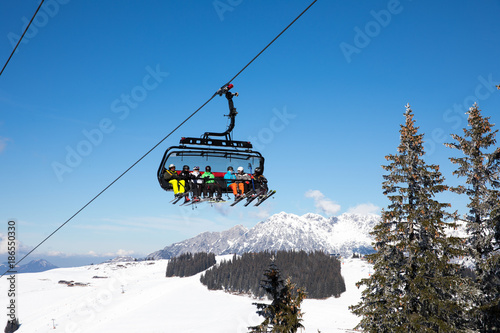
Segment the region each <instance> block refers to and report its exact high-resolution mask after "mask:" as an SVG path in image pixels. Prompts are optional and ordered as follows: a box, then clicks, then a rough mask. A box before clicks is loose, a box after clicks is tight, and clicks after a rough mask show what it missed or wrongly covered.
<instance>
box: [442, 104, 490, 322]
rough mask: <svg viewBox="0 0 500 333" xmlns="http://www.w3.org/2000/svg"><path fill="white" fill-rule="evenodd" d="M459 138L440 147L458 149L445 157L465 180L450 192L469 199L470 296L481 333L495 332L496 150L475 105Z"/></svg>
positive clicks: (456, 173)
mask: <svg viewBox="0 0 500 333" xmlns="http://www.w3.org/2000/svg"><path fill="white" fill-rule="evenodd" d="M467 115H468V127H467V128H464V129H463V132H464V135H463V136H459V135H457V134H452V138H453V139H454V140H455V141H456V142H455V143H448V144H446V146H448V147H450V148H453V149H458V150H460V151H461V152H462V153H463V155H464V156H463V157H459V158H451V159H450V160H451V162H452V163H454V164H457V165H458V168H457V170H455V171H454V172H453V173H454V174H455V175H457V176H458V177H462V178H465V185H461V186H458V187H455V188H453V189H452V190H453V191H454V192H456V193H459V194H462V195H466V196H467V197H468V198H469V203H468V205H467V207H468V208H469V211H468V213H467V214H465V220H466V227H467V231H468V233H469V239H468V249H469V252H470V256H471V257H472V258H473V260H474V263H475V274H476V279H475V282H476V288H477V290H479V291H480V292H479V293H477V296H476V297H474V298H473V301H474V303H475V304H474V305H475V306H474V309H475V310H474V311H473V313H472V314H471V318H473V319H477V321H476V323H475V324H476V325H475V326H476V328H478V329H479V330H480V331H481V332H494V331H500V303H499V302H500V191H499V190H500V180H499V172H500V148H496V149H495V147H494V145H495V143H496V139H495V136H496V133H497V132H498V130H495V131H493V130H492V128H493V126H494V124H491V123H490V122H489V119H490V118H489V117H483V116H482V115H481V110H479V109H478V107H477V104H474V105H473V106H472V107H471V108H470V109H469V111H468V112H467Z"/></svg>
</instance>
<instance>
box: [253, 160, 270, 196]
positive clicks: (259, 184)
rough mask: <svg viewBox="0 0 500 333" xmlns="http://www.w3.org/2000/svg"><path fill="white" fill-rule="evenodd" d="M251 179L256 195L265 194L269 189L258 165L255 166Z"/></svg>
mask: <svg viewBox="0 0 500 333" xmlns="http://www.w3.org/2000/svg"><path fill="white" fill-rule="evenodd" d="M253 181H254V186H255V192H256V194H257V195H258V196H261V195H265V194H266V193H267V192H268V191H269V189H268V187H267V179H266V177H264V175H263V174H262V169H261V168H260V167H257V168H255V172H254V174H253Z"/></svg>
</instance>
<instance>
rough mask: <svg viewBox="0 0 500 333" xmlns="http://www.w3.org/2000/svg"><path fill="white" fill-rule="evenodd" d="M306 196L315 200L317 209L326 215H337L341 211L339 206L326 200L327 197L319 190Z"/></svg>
mask: <svg viewBox="0 0 500 333" xmlns="http://www.w3.org/2000/svg"><path fill="white" fill-rule="evenodd" d="M305 196H306V197H307V198H313V199H314V205H315V206H316V208H317V209H318V210H319V211H320V212H322V213H325V214H326V215H335V214H336V213H338V212H339V211H340V205H339V204H337V203H336V202H334V201H332V200H330V199H328V198H326V197H325V195H324V194H323V193H321V192H320V191H318V190H309V191H307V192H306V193H305Z"/></svg>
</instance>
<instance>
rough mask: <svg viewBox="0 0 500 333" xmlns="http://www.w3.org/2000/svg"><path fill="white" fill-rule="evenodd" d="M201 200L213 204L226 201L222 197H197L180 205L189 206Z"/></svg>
mask: <svg viewBox="0 0 500 333" xmlns="http://www.w3.org/2000/svg"><path fill="white" fill-rule="evenodd" d="M201 202H210V203H212V204H214V203H223V202H226V201H225V200H223V199H214V198H203V199H198V200H195V199H191V200H189V201H186V202H184V203H182V204H181V206H190V205H194V204H198V203H201Z"/></svg>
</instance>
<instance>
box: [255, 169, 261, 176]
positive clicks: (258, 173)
mask: <svg viewBox="0 0 500 333" xmlns="http://www.w3.org/2000/svg"><path fill="white" fill-rule="evenodd" d="M255 174H256V175H261V174H262V168H261V167H256V168H255Z"/></svg>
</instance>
